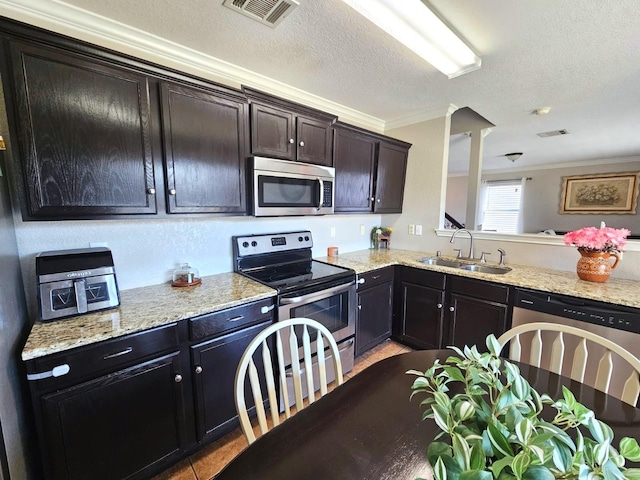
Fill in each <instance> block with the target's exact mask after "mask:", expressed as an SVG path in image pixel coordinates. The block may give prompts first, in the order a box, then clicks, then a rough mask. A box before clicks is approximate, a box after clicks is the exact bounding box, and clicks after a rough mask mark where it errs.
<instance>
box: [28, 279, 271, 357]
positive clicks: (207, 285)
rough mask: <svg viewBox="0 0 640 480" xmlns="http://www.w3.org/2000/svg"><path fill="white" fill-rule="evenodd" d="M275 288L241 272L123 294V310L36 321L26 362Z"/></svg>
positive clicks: (268, 294) (225, 305)
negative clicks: (194, 283) (249, 277)
mask: <svg viewBox="0 0 640 480" xmlns="http://www.w3.org/2000/svg"><path fill="white" fill-rule="evenodd" d="M276 294H277V292H276V291H275V290H273V289H272V288H269V287H266V286H264V285H262V284H260V283H258V282H254V281H253V280H250V279H248V278H246V277H243V276H242V275H239V274H237V273H222V274H219V275H211V276H206V277H202V284H201V285H196V286H193V287H180V288H178V287H172V286H171V284H170V283H166V284H162V285H151V286H148V287H140V288H133V289H131V290H122V291H121V292H120V307H119V308H117V309H113V310H105V311H102V312H96V313H90V314H87V315H81V316H78V317H71V318H68V319H63V320H59V321H54V322H49V323H40V322H36V323H35V324H34V325H33V327H32V329H31V333H30V334H29V338H28V339H27V343H26V344H25V346H24V349H23V350H22V360H31V359H33V358H37V357H42V356H45V355H50V354H52V353H57V352H61V351H64V350H69V349H71V348H75V347H80V346H83V345H89V344H92V343H96V342H100V341H102V340H109V339H111V338H116V337H120V336H123V335H128V334H130V333H135V332H141V331H143V330H148V329H150V328H153V327H158V326H161V325H167V324H169V323H173V322H177V321H178V320H183V319H185V318H192V317H197V316H198V315H204V314H206V313H211V312H215V311H218V310H224V309H225V308H230V307H235V306H237V305H242V304H244V303H249V302H253V301H256V300H261V299H264V298H269V297H274V296H275V295H276Z"/></svg>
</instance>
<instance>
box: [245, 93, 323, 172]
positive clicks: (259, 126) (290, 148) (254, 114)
mask: <svg viewBox="0 0 640 480" xmlns="http://www.w3.org/2000/svg"><path fill="white" fill-rule="evenodd" d="M242 90H243V92H244V93H245V95H246V96H247V98H248V99H249V102H250V104H251V154H252V155H256V156H266V157H274V158H281V159H284V160H296V161H300V162H306V163H314V164H317V165H326V166H332V165H333V158H332V150H331V125H332V124H333V123H334V122H335V120H336V116H335V115H331V114H329V113H326V112H322V111H320V110H316V109H313V108H310V107H306V106H304V105H300V104H298V103H294V102H290V101H288V100H285V99H283V98H279V97H274V96H272V95H268V94H266V93H263V92H260V91H258V90H254V89H252V88H249V87H243V89H242Z"/></svg>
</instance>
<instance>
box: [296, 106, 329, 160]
mask: <svg viewBox="0 0 640 480" xmlns="http://www.w3.org/2000/svg"><path fill="white" fill-rule="evenodd" d="M296 133H297V138H298V147H297V148H298V154H297V159H298V161H300V162H307V163H315V164H317V165H326V166H327V167H330V166H332V165H333V159H332V158H331V124H330V123H329V122H325V121H322V120H316V119H313V118H308V117H303V116H298V117H297V119H296Z"/></svg>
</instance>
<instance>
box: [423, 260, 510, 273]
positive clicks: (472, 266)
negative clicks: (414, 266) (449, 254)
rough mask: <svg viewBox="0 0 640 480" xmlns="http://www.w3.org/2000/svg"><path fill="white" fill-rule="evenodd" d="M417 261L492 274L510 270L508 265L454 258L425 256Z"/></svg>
mask: <svg viewBox="0 0 640 480" xmlns="http://www.w3.org/2000/svg"><path fill="white" fill-rule="evenodd" d="M419 262H421V263H424V264H425V265H436V266H438V267H450V268H459V269H460V270H467V271H468V272H478V273H490V274H493V275H503V274H505V273H508V272H510V271H511V269H510V268H509V267H493V266H491V265H485V264H478V263H463V262H457V261H455V260H447V259H445V258H440V257H427V258H423V259H422V260H419Z"/></svg>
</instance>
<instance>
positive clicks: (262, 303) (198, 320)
mask: <svg viewBox="0 0 640 480" xmlns="http://www.w3.org/2000/svg"><path fill="white" fill-rule="evenodd" d="M273 309H274V299H273V298H267V299H265V300H259V301H257V302H253V303H249V304H246V305H240V306H239V307H233V308H227V309H226V310H220V311H219V312H213V313H208V314H206V315H202V316H200V317H195V318H192V319H191V320H190V321H189V332H190V338H191V340H202V339H203V338H207V337H211V336H213V335H219V334H221V333H224V332H227V331H232V330H236V329H237V328H240V327H244V326H247V325H250V324H252V323H257V322H260V321H264V319H265V317H268V316H271V315H272V312H273Z"/></svg>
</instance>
